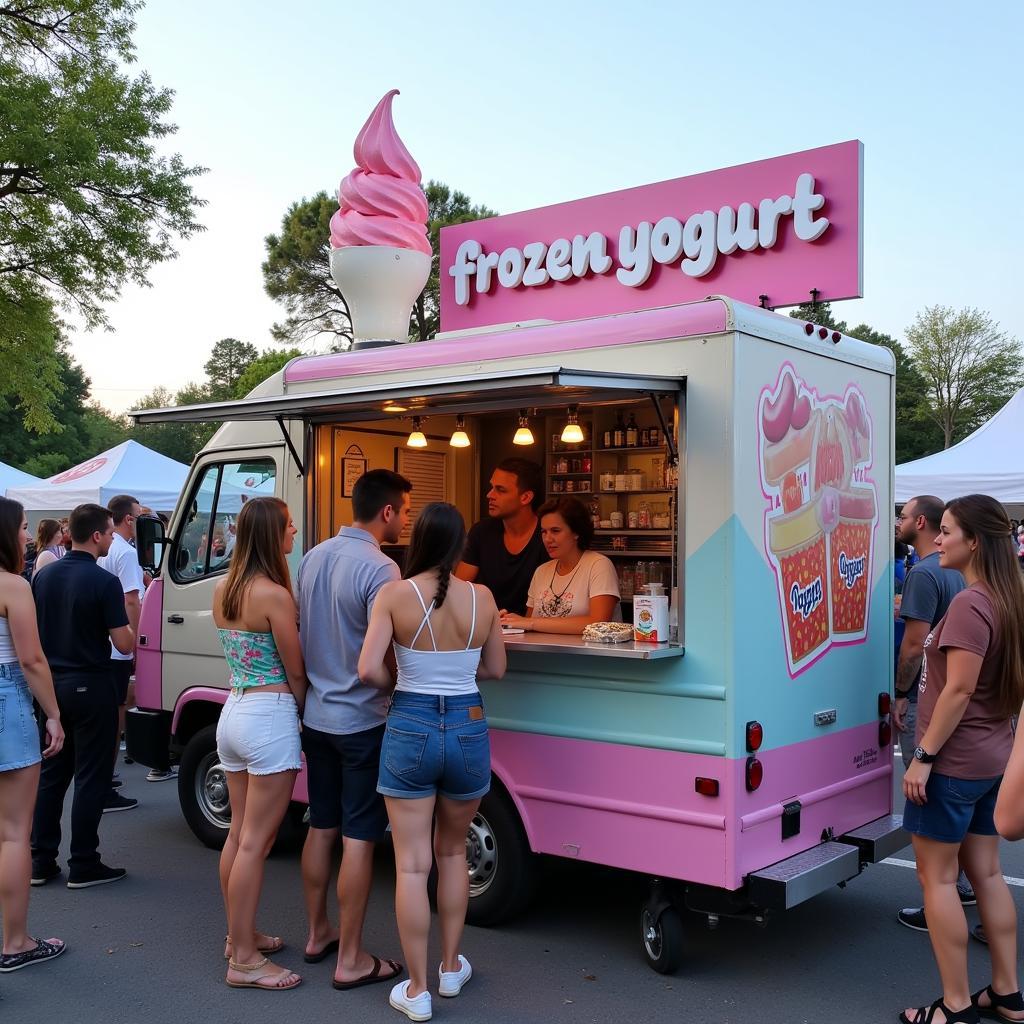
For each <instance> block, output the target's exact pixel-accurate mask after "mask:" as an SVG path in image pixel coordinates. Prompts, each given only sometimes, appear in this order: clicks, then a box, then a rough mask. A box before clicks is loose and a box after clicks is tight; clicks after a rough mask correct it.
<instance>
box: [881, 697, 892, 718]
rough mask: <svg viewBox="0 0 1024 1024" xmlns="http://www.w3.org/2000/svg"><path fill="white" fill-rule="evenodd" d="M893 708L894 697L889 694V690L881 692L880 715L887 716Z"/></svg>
mask: <svg viewBox="0 0 1024 1024" xmlns="http://www.w3.org/2000/svg"><path fill="white" fill-rule="evenodd" d="M891 708H892V698H891V697H890V696H889V691H888V690H886V692H885V693H880V694H879V695H878V717H879V718H885V716H886V715H887V714H889V711H890V710H891Z"/></svg>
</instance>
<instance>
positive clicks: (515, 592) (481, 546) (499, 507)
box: [455, 459, 548, 615]
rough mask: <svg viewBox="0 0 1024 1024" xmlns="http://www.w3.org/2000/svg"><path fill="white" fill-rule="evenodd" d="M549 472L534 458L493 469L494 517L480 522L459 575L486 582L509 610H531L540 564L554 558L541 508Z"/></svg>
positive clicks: (491, 496)
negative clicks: (546, 544) (531, 592)
mask: <svg viewBox="0 0 1024 1024" xmlns="http://www.w3.org/2000/svg"><path fill="white" fill-rule="evenodd" d="M543 501H544V475H543V473H542V472H541V468H540V466H538V465H537V464H536V463H535V462H530V461H529V460H528V459H504V460H502V461H501V462H499V463H498V466H497V468H496V469H495V470H494V472H493V473H492V474H491V489H490V490H489V491H488V492H487V511H488V513H489V514H490V518H489V519H484V520H481V521H480V522H479V523H475V524H474V525H473V527H472V529H471V530H470V531H469V537H468V538H467V540H466V553H465V554H464V555H463V557H462V562H461V564H460V565H459V568H458V569H457V570H456V573H455V575H456V576H458V577H459V579H461V580H468V581H470V582H471V583H482V584H483V585H484V586H485V587H487V589H488V590H490V592H491V593H492V594H493V595H494V600H495V602H496V603H497V605H498V608H499V609H501V610H503V611H509V612H515V613H516V614H517V615H525V614H526V595H527V592H528V591H529V589H530V580H532V579H533V574H534V572H535V571H536V569H537V567H538V566H539V565H541V564H542V563H544V562H546V561H547V560H548V554H547V551H546V550H545V548H544V544H543V543H542V541H541V537H540V520H539V519H538V518H537V509H538V508H540V506H541V504H542V503H543Z"/></svg>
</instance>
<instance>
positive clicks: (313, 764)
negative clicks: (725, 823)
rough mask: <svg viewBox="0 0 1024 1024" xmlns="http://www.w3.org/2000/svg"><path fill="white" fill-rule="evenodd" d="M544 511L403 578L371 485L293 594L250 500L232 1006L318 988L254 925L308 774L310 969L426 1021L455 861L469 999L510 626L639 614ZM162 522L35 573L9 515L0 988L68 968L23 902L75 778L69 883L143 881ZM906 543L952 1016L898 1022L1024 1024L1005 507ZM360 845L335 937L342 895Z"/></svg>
mask: <svg viewBox="0 0 1024 1024" xmlns="http://www.w3.org/2000/svg"><path fill="white" fill-rule="evenodd" d="M541 487H542V481H541V477H540V470H539V467H536V466H535V465H534V464H533V463H530V462H527V461H525V460H521V459H509V460H507V461H506V462H503V463H501V464H500V465H499V466H498V467H497V468H496V469H495V470H494V473H493V474H492V477H491V480H490V490H489V491H488V495H487V501H488V512H489V516H488V518H486V519H484V520H483V521H482V522H480V523H477V524H476V525H474V526H473V528H472V529H471V530H470V531H469V533H468V536H467V532H466V527H465V523H464V521H463V519H462V516H461V514H460V513H459V511H458V510H457V509H456V508H455V507H454V506H452V505H449V504H446V503H433V504H430V505H427V506H426V507H425V508H424V509H422V510H421V512H420V514H419V516H418V517H417V519H416V523H415V526H414V528H413V530H412V535H411V539H410V542H409V545H408V548H407V550H406V554H405V563H404V573H403V572H401V571H400V570H399V567H398V564H397V563H396V562H395V561H393V560H392V559H391V558H390V557H389V556H388V555H387V554H385V553H384V552H383V551H382V545H385V546H387V545H394V544H396V542H397V541H398V540H399V538H400V536H401V535H402V533H403V531H404V530H405V529H406V527H407V525H408V521H409V508H410V493H411V489H412V487H411V484H410V483H409V481H408V480H406V479H405V478H404V477H402V476H400V475H399V474H397V473H394V472H390V471H388V470H371V471H369V472H367V473H365V474H364V475H363V476H362V477H361V478H360V479H359V480H358V481H357V482H356V484H355V487H354V490H353V495H352V509H353V523H352V525H351V526H348V527H343V528H342V529H341V530H340V531H339V533H338V534H337V535H336V536H334V537H332V538H330V539H328V540H326V541H324V542H323V543H321V544H318V545H316V546H315V547H314V548H312V549H311V550H310V551H309V552H307V553H306V555H305V556H304V557H303V559H302V560H301V564H300V566H299V569H298V573H297V575H296V581H295V586H294V588H293V584H292V579H291V575H290V572H289V569H288V562H287V557H288V555H289V554H290V553H291V551H292V547H293V544H294V538H295V535H296V529H295V526H294V523H293V522H292V519H291V515H290V512H289V510H288V507H287V505H286V504H285V503H284V502H282V501H281V500H279V499H277V498H253V499H250V500H249V501H247V502H246V503H245V504H244V505H243V506H242V508H241V511H240V513H239V515H238V518H237V522H236V523H235V533H234V544H233V546H232V547H233V550H232V554H231V559H230V563H229V568H228V571H227V573H226V575H224V576H223V577H222V578H221V579H220V581H219V582H218V584H217V586H216V588H215V590H214V595H213V609H212V611H213V619H214V622H215V624H216V627H217V630H218V635H219V637H220V640H221V643H222V646H223V650H224V654H225V657H226V660H227V664H228V667H229V669H230V674H231V678H230V687H231V688H230V693H229V695H228V697H227V700H226V703H225V705H224V708H223V711H222V713H221V715H220V719H219V722H218V727H217V749H218V756H219V759H220V762H221V764H222V765H223V767H224V770H225V773H226V777H227V780H228V789H229V792H230V800H231V808H232V818H231V826H230V830H229V832H228V836H227V840H226V842H225V845H224V849H223V852H222V854H221V859H220V881H221V888H222V892H223V898H224V907H225V915H226V918H227V926H228V928H227V937H226V942H225V947H224V957H225V960H226V961H227V967H226V975H225V980H226V982H227V984H228V985H229V986H231V987H234V988H257V989H265V990H272V991H280V990H285V989H291V988H295V987H296V986H297V985H299V984H300V983H301V982H302V978H301V976H300V975H299V974H298V973H296V972H295V971H292V970H289V969H287V968H285V967H282V966H279V965H278V964H276V963H274V962H273V961H272V960H271V959H270V958H271V957H272V956H273V955H274V954H275V953H277V952H278V951H280V950H281V949H282V948H283V946H284V941H283V939H282V938H281V937H279V936H275V935H272V934H268V933H265V932H263V931H261V930H259V928H258V927H257V911H258V906H259V901H260V894H261V888H262V881H263V871H264V862H265V859H266V857H267V854H268V853H269V850H270V848H271V846H272V844H273V842H274V838H275V836H276V834H277V830H278V827H279V826H280V824H281V821H282V819H283V817H284V815H285V812H286V810H287V808H288V804H289V801H290V799H291V796H292V791H293V787H294V784H295V778H296V775H297V773H298V772H299V771H300V769H301V767H302V763H303V755H304V758H305V765H306V771H307V781H308V793H309V823H310V828H309V832H308V835H307V838H306V841H305V845H304V848H303V854H302V884H303V891H304V899H305V905H306V910H307V916H308V925H309V927H308V933H307V936H306V943H305V949H304V957H305V960H306V962H308V963H317V962H320V961H322V960H324V959H326V958H327V957H329V956H331V955H332V954H336V964H335V969H334V972H333V979H332V983H333V985H334V987H335V988H338V989H342V990H347V989H353V988H356V987H360V986H364V985H370V984H376V983H381V982H392V983H393V985H392V988H391V992H390V997H389V1001H390V1003H391V1005H392V1006H393V1007H395V1009H397V1010H400V1011H401V1012H403V1013H404V1014H405V1015H406V1016H408V1017H409V1019H411V1020H415V1021H422V1020H428V1019H430V1017H431V1014H432V1003H431V998H432V997H431V983H430V979H429V978H428V964H427V956H428V953H427V947H428V933H429V926H430V908H429V902H428V888H427V883H428V875H429V873H430V871H431V868H432V865H433V864H435V863H436V865H437V909H438V921H439V928H440V937H441V949H442V959H441V962H440V964H439V965H438V968H437V975H438V981H437V991H438V994H439V995H441V996H444V997H449V998H450V997H454V996H457V995H458V994H459V993H460V992H461V990H462V988H463V986H464V985H465V984H466V983H467V982H468V981H469V980H470V978H471V977H472V967H471V965H470V962H469V960H468V959H467V957H466V956H465V955H464V953H463V950H462V936H463V928H464V923H465V916H466V909H467V904H468V898H469V879H468V874H467V871H466V863H465V836H466V832H467V828H468V827H469V824H470V822H471V821H472V819H473V816H474V815H475V814H476V811H477V808H478V807H479V803H480V800H481V798H482V797H483V796H484V795H485V794H486V793H487V792H488V789H489V786H490V777H491V776H490V745H489V737H488V727H487V718H486V714H485V709H484V703H483V699H482V697H481V695H480V692H479V687H478V681H479V680H480V679H500V678H501V677H502V676H503V674H504V672H505V668H506V663H505V646H504V642H503V636H502V632H503V629H507V628H514V629H524V630H535V631H546V632H553V633H580V632H582V631H583V629H584V628H585V627H586V626H587V625H588V624H589V623H591V622H594V621H603V620H607V619H611V618H613V617H614V616H616V614H617V612H618V604H619V594H618V588H617V583H616V577H615V573H614V570H613V569H612V568H611V563H610V562H609V561H608V559H607V558H605V557H604V556H603V555H600V554H599V553H596V552H593V551H591V550H590V543H591V540H592V537H593V524H592V521H591V519H590V515H589V512H588V511H587V510H586V509H585V508H584V507H583V506H582V504H581V503H580V502H578V501H576V500H575V499H572V498H566V497H562V498H559V499H557V500H555V501H551V502H547V503H544V502H542V500H541V497H542V495H541ZM142 511H143V510H142V507H141V506H140V505H139V503H138V502H137V501H136V500H135V499H134V498H132V497H130V496H127V495H122V496H119V497H118V498H116V499H114V500H113V501H112V502H111V503H110V506H109V507H108V508H104V507H102V506H99V505H81V506H79V507H78V508H76V509H75V510H74V511H73V512H72V513H71V516H70V517H69V520H68V522H67V524H66V528H65V525H64V524H62V523H60V522H58V521H56V520H43V522H42V523H40V525H39V528H38V531H37V537H36V544H35V553H34V564H33V565H32V566H31V569H30V570H29V571H26V566H25V552H26V549H27V548H28V547H29V541H30V538H29V534H28V527H27V521H26V518H25V515H24V511H23V509H22V508H21V506H20V505H18V504H17V503H16V502H13V501H10V500H8V499H2V498H0V709H2V716H0V721H2V726H0V828H2V831H0V912H2V915H3V949H2V954H0V971H12V970H19V969H21V968H22V967H26V966H29V965H32V964H37V963H42V962H45V961H47V960H50V959H53V958H54V957H56V956H59V955H60V954H61V953H62V952H64V949H65V944H64V943H63V942H62V940H60V939H59V938H56V937H51V938H46V939H37V938H34V937H32V935H30V933H29V931H28V923H27V918H28V893H29V886H30V884H31V885H44V884H47V883H48V882H50V881H52V880H53V879H55V878H56V877H58V876H59V875H60V874H61V869H60V867H59V865H58V862H57V857H58V851H59V848H60V844H61V830H60V820H61V813H62V810H63V805H64V800H65V796H66V793H67V790H68V788H69V786H70V784H71V782H72V780H74V783H75V787H74V797H73V803H72V813H71V837H70V856H69V860H68V881H67V884H68V887H69V888H72V889H76V888H88V887H91V886H94V885H100V884H105V883H108V882H113V881H117V880H119V879H121V878H123V877H125V874H126V871H125V869H124V868H119V867H110V866H107V865H106V864H104V863H103V861H102V860H101V858H100V854H99V837H98V826H99V822H100V818H101V815H102V814H103V813H104V811H105V810H110V809H119V808H118V802H119V801H122V800H128V801H129V802H130V805H131V806H134V803H135V801H131V800H130V798H126V797H122V796H121V794H120V793H118V792H117V783H118V781H119V780H117V779H115V766H116V759H117V749H118V738H119V733H120V728H121V724H120V722H119V711H120V713H121V714H123V708H124V705H125V703H126V701H127V700H128V699H129V686H130V681H131V666H132V662H131V658H132V653H133V650H134V644H135V636H136V633H137V630H138V622H139V611H140V607H141V598H142V594H143V592H144V590H145V586H146V582H147V581H146V579H145V577H144V574H143V573H142V571H141V569H140V568H139V561H138V557H137V555H136V553H135V549H134V547H133V543H132V541H133V537H134V527H135V521H136V520H137V518H138V516H139V515H140V514H141V513H142ZM1022 529H1024V527H1022ZM65 535H66V536H67V538H68V539H69V541H70V550H68V548H67V546H66V544H65ZM1021 536H1022V537H1024V534H1022V535H1021ZM896 540H897V544H901V545H905V550H904V551H902V552H901V550H900V549H899V548H897V556H898V557H897V563H898V565H897V568H898V571H897V587H898V591H899V595H898V603H897V617H898V619H899V621H900V623H901V624H902V626H903V632H902V638H901V642H900V644H899V648H898V651H897V662H896V679H895V698H894V703H893V708H892V720H893V724H894V726H895V728H896V730H897V733H898V735H899V737H900V747H901V752H902V755H903V760H904V764H905V767H906V771H905V775H904V779H903V792H904V795H905V798H906V808H905V812H904V826H905V828H906V829H907V830H908V831H909V832H910V833H911V835H912V839H913V845H914V851H915V855H916V860H917V869H918V875H919V877H920V880H921V884H922V888H923V891H924V906H923V907H919V908H906V909H904V910H901V911H900V912H899V920H900V921H901V923H903V924H905V925H907V926H908V927H912V928H916V929H918V930H922V931H927V932H928V934H929V936H930V938H931V942H932V946H933V950H934V953H935V958H936V963H937V965H938V969H939V974H940V977H941V981H942V995H941V996H940V998H939V999H937V1000H936V1001H935V1002H933V1003H932V1004H931V1005H930V1006H924V1007H913V1008H909V1009H906V1010H904V1011H903V1013H902V1014H901V1015H900V1019H901V1020H902V1021H904V1022H905V1024H960V1022H973V1021H976V1020H978V1017H979V1014H980V1015H982V1016H988V1017H993V1018H995V1019H999V1020H1004V1021H1017V1020H1020V1021H1024V999H1022V996H1021V993H1020V990H1019V984H1018V979H1017V970H1016V960H1017V949H1016V913H1015V909H1014V904H1013V900H1012V898H1011V896H1010V893H1009V890H1008V888H1007V885H1006V882H1005V880H1004V878H1003V874H1002V870H1001V867H1000V863H999V839H1000V835H1002V836H1004V837H1007V838H1020V837H1021V836H1024V810H1022V807H1024V799H1022V796H1024V741H1022V740H1020V738H1019V736H1017V738H1016V739H1015V736H1014V727H1015V721H1016V716H1017V714H1018V713H1019V711H1020V708H1021V702H1022V700H1024V575H1022V573H1021V571H1020V567H1019V565H1018V562H1017V558H1018V540H1017V533H1016V530H1015V529H1014V527H1013V526H1012V525H1011V523H1010V521H1009V519H1008V518H1007V516H1006V513H1005V511H1004V509H1003V508H1002V506H1001V505H999V504H998V503H997V502H996V501H994V500H993V499H991V498H988V497H985V496H982V495H969V496H966V497H963V498H958V499H956V500H954V501H951V502H949V503H945V504H944V503H943V502H942V501H940V500H939V499H938V498H935V497H932V496H929V495H922V496H919V497H916V498H914V499H912V500H911V501H909V502H907V503H906V504H905V505H904V507H903V509H902V511H901V513H900V515H899V517H898V520H897V526H896ZM911 551H913V552H914V554H915V557H914V558H911V557H910V552H911ZM545 556H546V557H545ZM605 563H607V564H605ZM900 564H902V570H903V571H902V572H901V571H900ZM29 579H31V583H29ZM389 827H390V830H391V833H392V838H393V844H394V854H395V863H396V889H395V915H396V919H397V926H398V933H399V939H400V942H401V946H402V953H403V958H404V961H405V964H404V965H403V963H402V962H400V961H398V960H396V959H392V958H390V957H384V956H380V955H377V954H375V953H371V952H370V951H369V950H367V949H366V948H365V945H364V942H363V925H364V921H365V917H366V913H367V907H368V903H369V896H370V886H371V881H372V870H373V852H374V847H375V844H376V843H378V842H380V841H381V840H382V839H383V838H384V836H385V832H386V831H387V829H388V828H389ZM339 836H340V839H341V843H342V846H343V856H342V861H341V868H340V871H339V875H338V879H337V886H336V891H337V898H338V924H337V925H334V924H332V922H331V914H330V913H329V911H328V898H327V897H328V891H329V889H330V887H331V863H332V855H333V850H334V847H335V844H336V842H337V840H338V838H339ZM975 902H976V903H977V906H978V911H979V914H980V917H981V925H980V926H979V927H978V928H977V929H975V933H974V934H975V936H976V937H977V938H979V939H981V940H982V941H984V942H986V943H987V944H988V948H989V951H990V953H991V960H992V977H991V982H990V984H989V985H987V986H986V987H985V988H983V989H981V990H980V991H978V992H975V993H973V994H972V993H971V992H970V991H969V985H968V977H967V950H966V947H967V941H968V932H967V922H966V917H965V915H964V911H963V907H964V906H965V905H970V904H972V903H975ZM406 966H407V968H408V978H407V979H405V980H400V979H401V976H402V974H403V973H405V972H406Z"/></svg>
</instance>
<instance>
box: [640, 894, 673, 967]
mask: <svg viewBox="0 0 1024 1024" xmlns="http://www.w3.org/2000/svg"><path fill="white" fill-rule="evenodd" d="M640 940H641V942H643V949H644V957H645V958H646V960H647V963H648V964H650V966H651V967H652V968H653V969H654V970H656V971H657V972H658V973H659V974H671V973H672V972H673V971H675V970H677V969H678V968H679V965H680V964H681V963H682V962H683V919H682V917H680V915H679V911H678V910H676V909H675V907H665V908H664V909H662V910H661V912H660V913H658V911H657V909H656V908H654V907H651V906H650V905H645V906H644V907H643V909H642V910H641V911H640Z"/></svg>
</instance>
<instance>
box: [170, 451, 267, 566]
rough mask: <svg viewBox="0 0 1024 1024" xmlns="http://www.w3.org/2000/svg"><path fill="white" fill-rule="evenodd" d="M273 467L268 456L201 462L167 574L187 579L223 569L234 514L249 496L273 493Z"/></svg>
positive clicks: (227, 558) (228, 559) (229, 549)
mask: <svg viewBox="0 0 1024 1024" xmlns="http://www.w3.org/2000/svg"><path fill="white" fill-rule="evenodd" d="M276 474H277V467H276V466H275V464H274V462H273V461H272V460H271V459H254V460H250V461H245V462H218V463H212V464H210V465H207V466H204V467H203V469H202V471H201V473H200V476H199V479H198V480H197V481H196V484H195V486H194V487H193V489H192V493H191V496H190V498H189V503H188V504H187V505H186V508H188V513H187V515H186V517H185V521H184V525H183V526H182V527H181V528H180V529H179V532H178V536H177V545H176V548H175V557H174V559H173V566H172V575H173V576H174V578H175V579H176V580H179V581H182V582H187V581H189V580H195V579H200V578H202V577H204V576H211V575H213V574H215V573H221V572H226V571H227V567H228V565H229V564H230V562H231V552H232V551H233V550H234V547H235V520H236V519H237V518H238V513H239V510H240V509H241V507H242V505H244V504H245V502H247V501H248V500H249V499H250V498H262V497H273V494H274V483H275V477H276Z"/></svg>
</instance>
